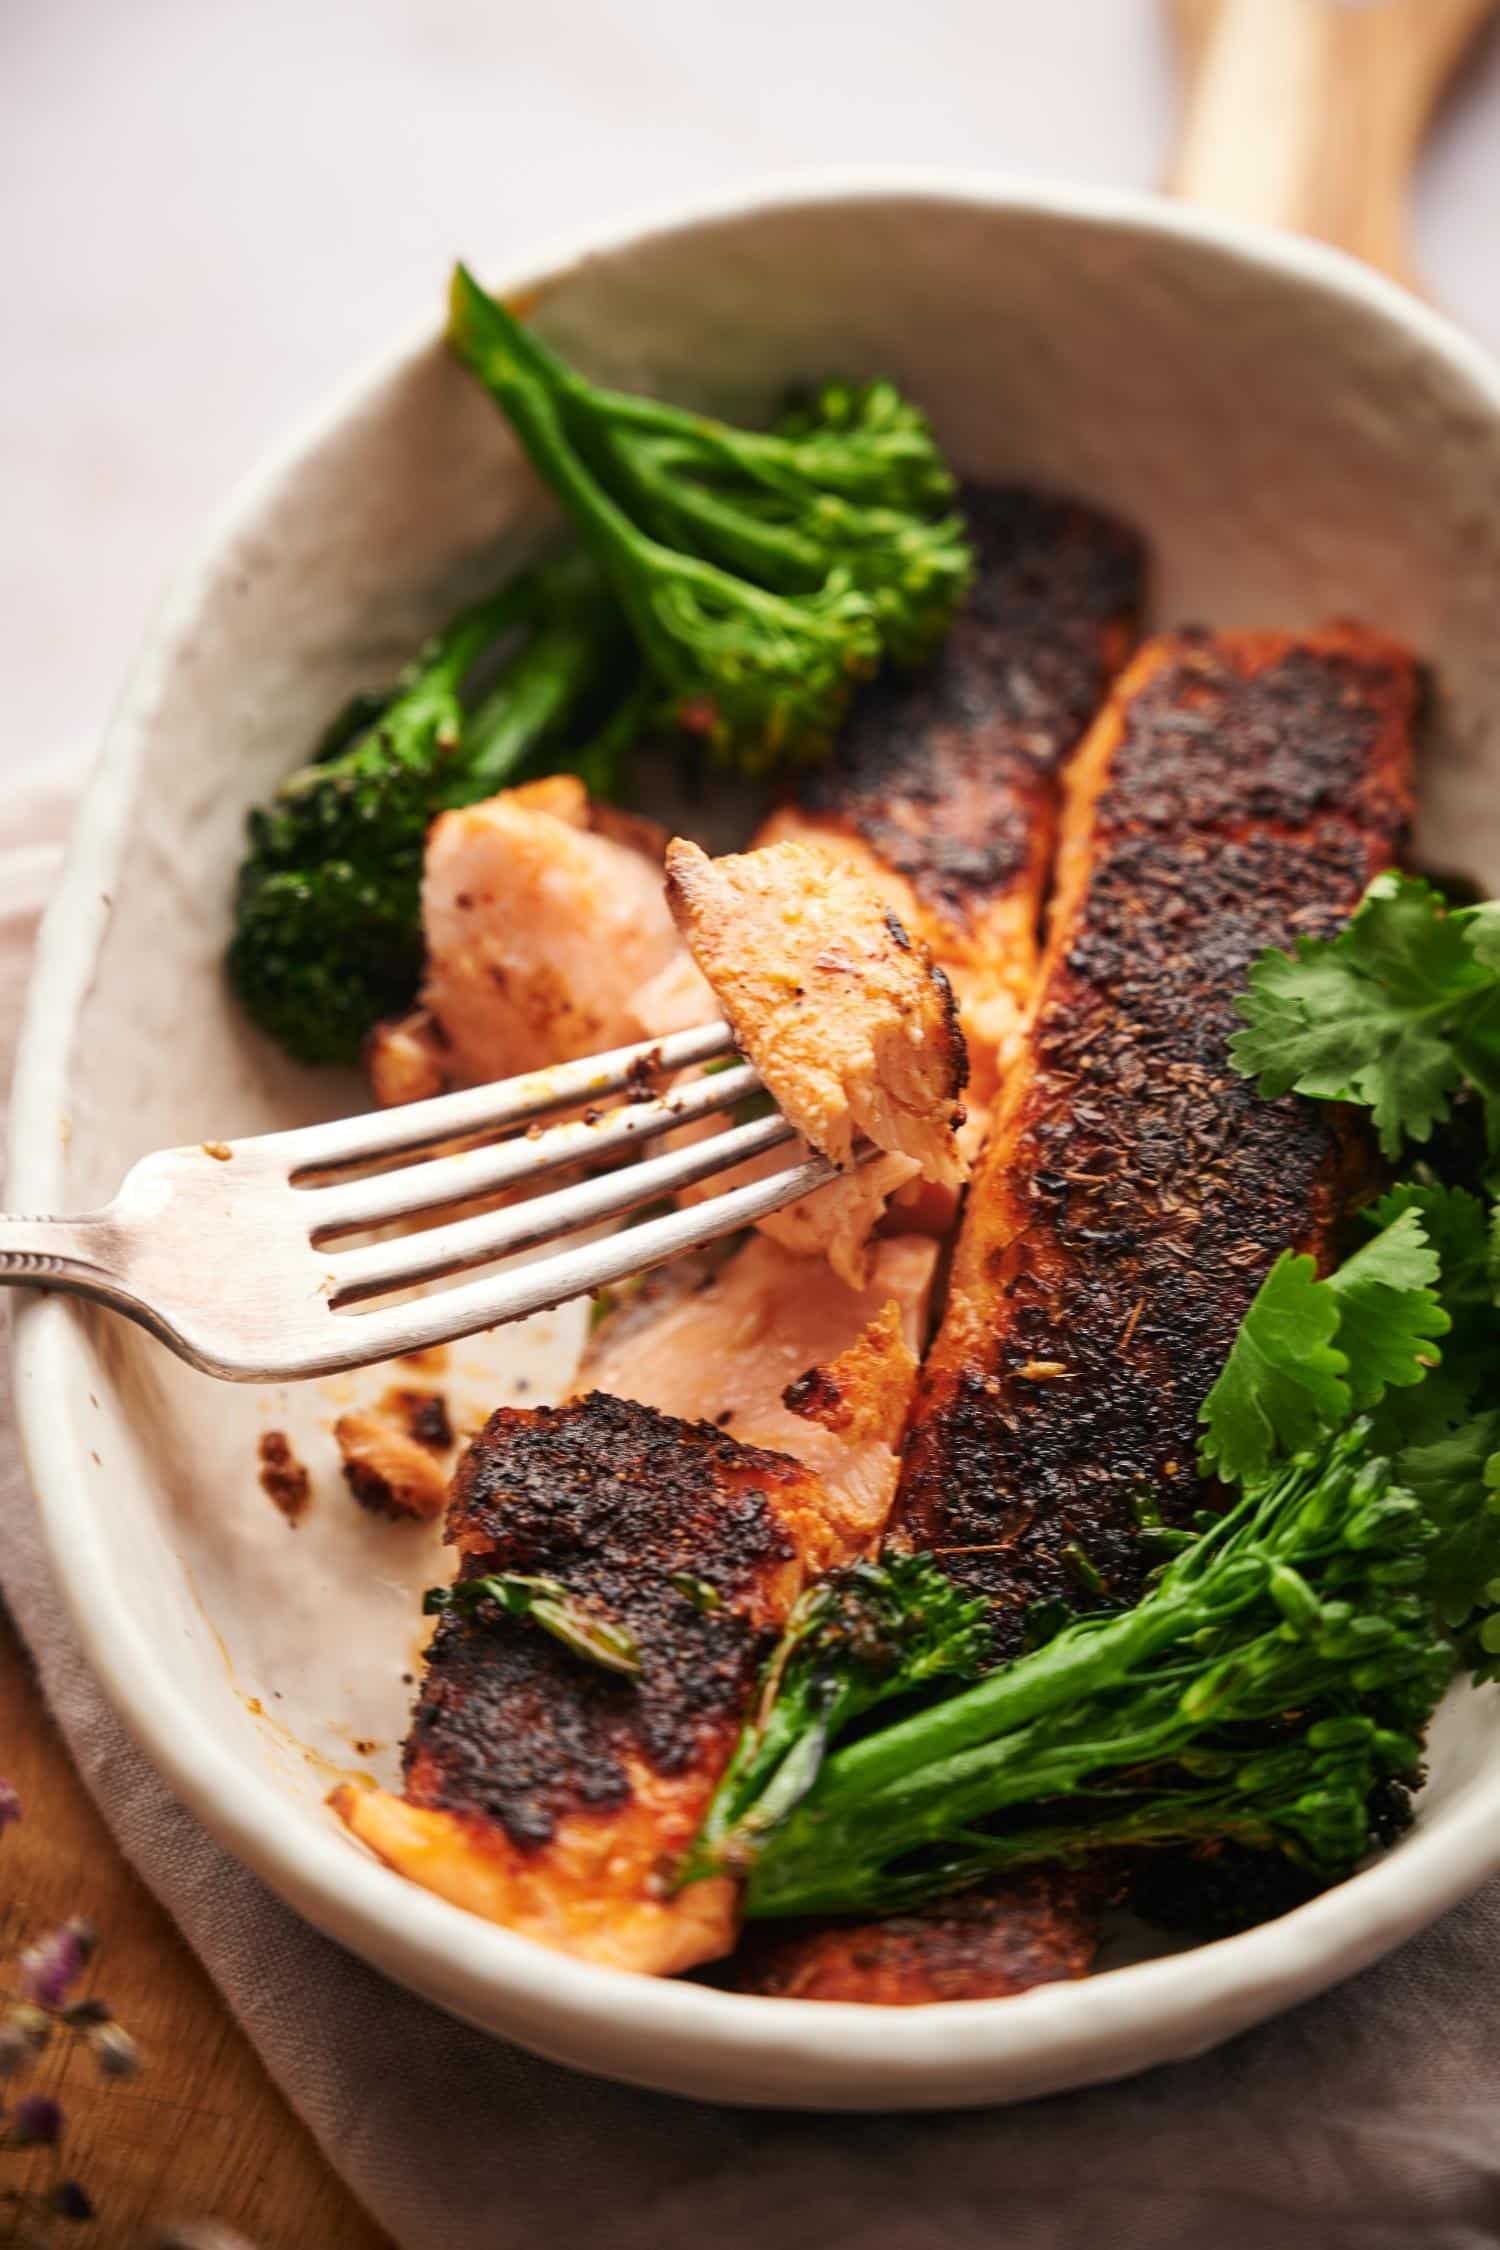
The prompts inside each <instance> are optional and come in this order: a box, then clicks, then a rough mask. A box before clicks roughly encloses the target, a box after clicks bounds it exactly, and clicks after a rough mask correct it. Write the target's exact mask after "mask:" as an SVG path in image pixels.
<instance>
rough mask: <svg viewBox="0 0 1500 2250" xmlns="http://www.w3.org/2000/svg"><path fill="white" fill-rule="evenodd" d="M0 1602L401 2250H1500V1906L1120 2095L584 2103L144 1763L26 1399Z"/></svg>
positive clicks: (3, 1013) (83, 1755)
mask: <svg viewBox="0 0 1500 2250" xmlns="http://www.w3.org/2000/svg"><path fill="white" fill-rule="evenodd" d="M66 815H67V800H66V797H65V796H64V795H62V794H61V793H59V792H55V791H54V792H51V793H48V794H46V795H38V796H33V797H29V798H22V799H19V800H13V801H12V803H11V805H10V806H9V808H8V809H7V810H6V811H5V812H4V813H3V814H0V1043H3V1053H4V1054H5V1055H6V1056H8V1055H9V1054H10V1052H11V1050H12V1048H13V1046H14V1042H15V1032H16V1025H17V1020H18V1016H19V1010H20V1002H21V996H22V992H23V988H24V983H25V973H26V964H27V958H28V955H29V952H30V947H31V941H32V937H33V934H34V929H35V922H36V917H37V915H38V912H39V911H40V908H41V906H42V905H43V904H44V903H45V900H46V898H47V896H48V894H49V892H50V890H51V889H52V887H53V883H54V881H55V878H56V872H57V863H58V856H59V852H60V848H61V838H62V834H63V831H64V827H65V823H66ZM0 1582H3V1587H4V1592H5V1596H6V1599H7V1600H8V1601H9V1603H10V1605H11V1608H12V1610H13V1612H14V1615H15V1617H16V1619H17V1621H18V1623H19V1625H20V1627H21V1630H22V1632H23V1633H24V1634H25V1636H26V1639H27V1641H28V1642H29V1644H30V1646H31V1649H32V1651H33V1653H34V1655H35V1657H36V1660H37V1663H38V1666H39V1667H40V1671H41V1676H42V1681H43V1685H44V1687H45V1689H46V1693H47V1696H48V1699H49V1701H50V1703H51V1705H52V1708H53V1710H54V1712H55V1713H56V1715H57V1718H58V1720H59V1722H60V1724H61V1726H62V1729H63V1731H64V1733H65V1734H66V1736H67V1739H68V1742H69V1744H70V1746H71V1748H72V1752H73V1755H74V1757H75V1758H76V1760H77V1762H78V1765H79V1768H80V1770H81V1771H82V1773H83V1776H84V1778H85V1780H86V1781H87V1783H88V1785H89V1787H90V1788H91V1789H92V1791H93V1792H94V1795H95V1796H96V1798H97V1799H98V1801H99V1804H100V1805H101V1807H102V1808H103V1811H104V1813H105V1815H106V1817H107V1819H108V1820H109V1823H110V1825H111V1827H112V1828H113V1830H114V1832H115V1834H116V1836H117V1837H118V1838H119V1841H120V1843H121V1845H122V1847H123V1848H124V1850H125V1851H126V1853H127V1854H128V1855H129V1857H130V1859H131V1860H132V1861H133V1862H134V1864H135V1866H136V1867H137V1868H138V1869H139V1870H140V1873H141V1874H142V1876H143V1877H144V1878H145V1880H146V1881H147V1882H148V1883H149V1884H150V1885H151V1888H152V1889H153V1890H154V1891H155V1892H156V1894H157V1896H158V1897H159V1898H160V1899H161V1900H162V1902H163V1904H164V1905H165V1906H167V1907H168V1908H169V1910H170V1911H171V1913H172V1914H173V1915H174V1916H175V1917H176V1919H177V1921H178V1922H179V1923H180V1924H181V1926H182V1928H183V1930H184V1931H185V1932H186V1934H187V1937H188V1939H189V1941H190V1942H191V1944H192V1945H193V1946H194V1947H195V1948H196V1949H197V1951H198V1953H199V1955H200V1956H201V1958H202V1959H203V1961H204V1963H205V1964H206V1966H207V1968H208V1970H209V1972H210V1974H211V1975H212V1976H213V1977H214V1978H215V1980H216V1981H217V1983H218V1985H219V1988H220V1990H221V1991H222V1992H223V1994H224V1997H225V1999H226V2000H227V2001H228V2003H229V2005H230V2006H231V2007H232V2008H233V2010H234V2012H235V2014H236V2015H237V2016H238V2018H239V2020H240V2021H241V2023H243V2025H244V2026H245V2029H246V2030H247V2032H248V2033H249V2035H250V2037H251V2038H252V2039H253V2040H254V2042H255V2044H256V2046H257V2047H258V2049H259V2050H260V2053H261V2055H262V2056H263V2057H264V2059H265V2062H266V2065H267V2067H268V2068H269V2070H270V2071H271V2073H272V2075H273V2077H275V2079H276V2080H277V2082H278V2083H279V2085H280V2086H281V2087H282V2089H283V2090H284V2092H285V2093H286V2095H287V2096H288V2098H289V2099H290V2101H291V2102H292V2103H293V2104H294V2106H295V2107H296V2108H297V2109H298V2110H299V2111H300V2112H301V2114H302V2115H303V2116H304V2117H305V2118H306V2119H307V2121H308V2123H309V2125H310V2126H311V2127H312V2130H313V2132H314V2133H315V2134H316V2135H317V2137H318V2139H319V2141H320V2142H321V2144H322V2146H323V2148H324V2150H325V2152H326V2154H327V2156H328V2159H329V2162H330V2163H331V2164H333V2165H334V2166H335V2167H336V2168H337V2170H338V2171H339V2172H341V2173H342V2174H343V2176H344V2178H345V2179H346V2180H347V2181H348V2182H349V2184H350V2186H351V2187H352V2188H353V2190H354V2192H355V2193H356V2194H357V2195H358V2196H359V2197H360V2198H361V2199H362V2200H363V2201H364V2203H365V2204H366V2205H367V2206H368V2208H369V2209H370V2210H371V2211H372V2212H374V2214H375V2215H376V2216H377V2218H378V2219H379V2220H380V2221H381V2222H382V2224H383V2225H385V2226H386V2227H387V2228H388V2229H389V2230H390V2232H391V2233H392V2234H393V2235H394V2236H395V2238H396V2240H397V2242H398V2243H400V2244H401V2245H402V2246H403V2250H544V2246H545V2250H602V2246H604V2245H608V2250H699V2246H700V2245H701V2244H703V2243H705V2242H712V2243H716V2244H721V2245H723V2246H724V2250H999V2246H1000V2245H1002V2244H1003V2245H1005V2250H1075V2246H1078V2245H1082V2244H1085V2243H1089V2244H1094V2243H1099V2244H1104V2245H1107V2246H1108V2250H1210V2246H1212V2250H1267V2246H1274V2250H1481V2246H1493V2245H1494V2244H1496V2243H1497V2242H1500V1980H1497V1978H1496V1974H1495V1970H1496V1964H1497V1959H1500V1887H1492V1888H1491V1889H1490V1890H1488V1891H1486V1892H1485V1893H1483V1894H1482V1895H1481V1896H1480V1897H1478V1898H1476V1899H1474V1900H1472V1901H1471V1902H1470V1903H1469V1904H1468V1905H1466V1906H1464V1907H1462V1908H1460V1909H1459V1910H1458V1911H1457V1912H1455V1913H1453V1914H1450V1915H1449V1916H1448V1917H1447V1919H1446V1920H1445V1921H1443V1922H1442V1923H1440V1924H1439V1925H1438V1926H1437V1927H1436V1928H1435V1929H1433V1930H1430V1931H1429V1932H1428V1933H1427V1934H1426V1935H1425V1936H1423V1937H1421V1938H1419V1939H1416V1940H1415V1941H1414V1942H1413V1943H1411V1944H1410V1945H1408V1946H1406V1947H1405V1948H1404V1949H1403V1950H1402V1951H1401V1952H1400V1953H1399V1954H1397V1955H1396V1956H1395V1957H1394V1958H1393V1959H1391V1960H1389V1961H1387V1962H1385V1963H1384V1964H1383V1965H1382V1966H1381V1967H1379V1968H1376V1969H1373V1970H1370V1971H1368V1972H1367V1973H1366V1974H1365V1975H1364V1976H1362V1977H1359V1978H1357V1979H1355V1980H1354V1981H1353V1982H1352V1983H1350V1984H1348V1985H1346V1986H1345V1987H1344V1988H1343V1989H1342V1990H1341V1991H1338V1992H1336V1993H1333V1994H1332V1995H1330V1996H1329V1997H1327V1998H1325V1999H1323V2000H1320V2001H1317V2002H1314V2003H1311V2004H1310V2005H1308V2006H1306V2007H1303V2008H1299V2009H1297V2010H1296V2011H1295V2012H1294V2013H1293V2014H1291V2015H1289V2016H1285V2017H1283V2018H1282V2019H1281V2020H1280V2021H1278V2022H1275V2023H1272V2024H1268V2025H1266V2026H1265V2027H1264V2028H1263V2029H1261V2030H1259V2031H1256V2032H1253V2033H1250V2034H1248V2035H1247V2036H1245V2037H1243V2038H1240V2039H1237V2040H1235V2041H1234V2042H1233V2043H1232V2044H1231V2045H1229V2046H1227V2047H1225V2048H1223V2049H1221V2050H1220V2051H1219V2052H1218V2053H1216V2054H1213V2055H1209V2056H1206V2057H1204V2058H1203V2059H1202V2060H1200V2061H1197V2062H1189V2063H1183V2064H1179V2065H1176V2066H1174V2067H1173V2068H1170V2069H1164V2070H1158V2071H1156V2072H1153V2073H1152V2074H1150V2075H1149V2076H1147V2077H1144V2078H1138V2079H1135V2080H1132V2081H1130V2082H1128V2083H1126V2084H1123V2085H1119V2086H1114V2087H1106V2088H1099V2089H1096V2090H1094V2091H1091V2092H1085V2093H1080V2094H1073V2095H1066V2096H1059V2097H1056V2098H1054V2099H1051V2100H1048V2101H1043V2102H1035V2103H1032V2104H1030V2105H1029V2106H1027V2107H1025V2108H1022V2109H1010V2110H990V2111H979V2112H975V2111H969V2112H961V2113H953V2114H949V2115H943V2116H913V2117H901V2118H895V2117H870V2118H859V2117H853V2118H851V2117H836V2116H831V2117H816V2116H799V2115H792V2114H786V2113H780V2112H774V2113H770V2112H757V2111H748V2110H732V2109H721V2108H709V2107H705V2106H702V2105H698V2104H694V2103H689V2102H682V2101H674V2100H671V2099H669V2098H667V2097H665V2096H659V2095H652V2094H642V2093H636V2092H633V2091H631V2090H630V2089H628V2088H623V2087H619V2086H610V2085H605V2084H602V2083H600V2082H597V2081H594V2080H591V2079H587V2078H581V2077H578V2076H577V2075H575V2074H574V2073H572V2072H570V2071H567V2070H562V2069H559V2068H557V2067H556V2066H555V2065H553V2064H550V2063H543V2062H538V2061H536V2060H534V2059H533V2058H532V2057H531V2056H529V2055H526V2054H523V2053H521V2052H520V2051H519V2050H518V2049H516V2048H514V2047H508V2046H506V2045H504V2044H503V2043H502V2042H501V2041H499V2040H492V2039H487V2038H485V2037H483V2036H482V2035H481V2034H480V2033H478V2032H475V2031H471V2030H468V2029H467V2028H465V2027H464V2026H463V2025H460V2024H457V2023H454V2022H452V2021H450V2020H449V2018H448V2017H446V2016H444V2015H442V2014H440V2013H439V2012H438V2011H437V2010H436V2009H434V2008H431V2007H429V2006H427V2005H426V2003H425V2002H423V2001H420V2000H416V1999H413V1998H412V1997H411V1996H410V1995H409V1994H407V1993H405V1992H402V1991H400V1990H399V1989H398V1988H397V1987H396V1986H395V1985H391V1984H387V1983H386V1982H385V1980H384V1979H383V1978H382V1977H380V1976H378V1975H376V1974H375V1972H374V1971H373V1970H371V1969H367V1968H366V1967H365V1966H364V1965H363V1964H362V1963H361V1962H359V1961H356V1960H354V1959H353V1958H352V1957H351V1956H350V1955H348V1954H346V1953H344V1952H342V1951H341V1950H340V1948H339V1947H337V1946H336V1945H333V1944H331V1943H330V1942H329V1941H328V1940H327V1939H325V1938H322V1937H320V1936H318V1935H317V1934H316V1933H315V1932H314V1931H313V1930H311V1929H308V1928H307V1927H306V1926H305V1925H304V1924H303V1923H302V1922H300V1921H299V1920H298V1919H297V1917H296V1916H295V1915H294V1914H292V1913H291V1912H289V1911H288V1909H287V1908H286V1907H284V1906H283V1905H281V1903H280V1902H279V1900H277V1899H276V1898H274V1897H273V1896H272V1895H271V1893H270V1892H269V1891H267V1890H265V1889H264V1888H263V1887H262V1885H261V1884H260V1883H259V1882H258V1881H257V1880H256V1879H255V1878H254V1877H253V1876H252V1875H250V1874H248V1873H247V1872H246V1871H245V1870H244V1869H243V1868H241V1867H239V1866H237V1865H236V1864H235V1862H234V1861H233V1860H231V1859H229V1858H227V1857H226V1855H225V1854H224V1853H223V1852H222V1851H221V1850H220V1849H219V1847H218V1845H217V1844H215V1843H214V1842H212V1841H211V1839H210V1838H209V1837H208V1836H207V1835H205V1834H204V1832H203V1831H202V1829H200V1828H199V1827H198V1826H197V1824H196V1822H194V1821H193V1820H192V1819H191V1818H190V1817H189V1815H188V1814H187V1813H186V1812H185V1811H184V1810H183V1808H182V1807H181V1806H180V1805H178V1804H177V1803H176V1802H175V1801H174V1800H173V1798H172V1797H171V1796H170V1795H169V1793H168V1792H167V1790H166V1789H165V1788H164V1787H163V1785H162V1783H161V1782H160V1781H159V1780H158V1779H157V1777H156V1775H155V1773H154V1772H153V1771H152V1769H151V1768H150V1767H149V1766H148V1765H147V1764H146V1762H145V1760H144V1759H143V1758H142V1757H141V1756H140V1754H139V1752H138V1751H137V1750H136V1749H135V1748H134V1747H133V1745H132V1744H131V1743H130V1741H129V1740H128V1739H127V1737H126V1735H125V1733H124V1731H123V1729H122V1728H121V1727H120V1725H119V1723H118V1721H117V1720H116V1719H115V1718H114V1716H113V1714H112V1713H111V1712H110V1710H109V1709H108V1708H107V1706H106V1704H105V1702H104V1699H103V1697H102V1696H101V1694H100V1692H99V1689H98V1687H97V1686H96V1684H95V1682H94V1680H93V1678H92V1677H91V1675H90V1673H89V1671H88V1669H87V1667H86V1665H85V1664H84V1662H83V1659H82V1658H81V1656H80V1655H79V1652H78V1650H77V1648H76V1647H75V1645H74V1644H73V1641H72V1639H71V1637H70V1634H69V1630H68V1626H67V1623H66V1621H65V1618H64V1615H63V1612H62V1609H61V1606H60V1604H59V1600H58V1596H57V1593H56V1590H55V1588H54V1586H53V1584H52V1582H51V1580H50V1578H49V1575H48V1570H47V1566H46V1563H45V1560H44V1558H43V1554H42V1547H41V1541H40V1538H39V1535H38V1532H37V1527H36V1522H35V1517H34V1512H33V1509H32V1505H31V1499H30V1495H29V1494H28V1492H27V1490H26V1486H25V1479H24V1476H23V1474H22V1471H21V1469H20V1466H19V1463H18V1461H17V1459H16V1453H15V1447H14V1443H13V1441H12V1439H11V1437H10V1415H9V1397H8V1393H7V1394H6V1395H4V1396H3V1397H0ZM875 2029H876V2027H875V2025H874V2024H873V2023H872V2025H871V2033H872V2036H874V2034H875ZM307 2250H317V2246H316V2245H314V2244H309V2245H307Z"/></svg>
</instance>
